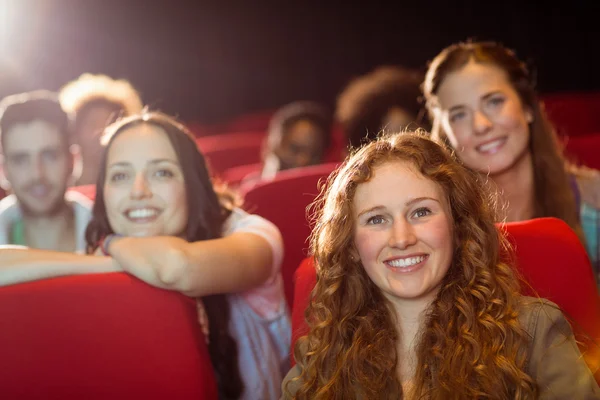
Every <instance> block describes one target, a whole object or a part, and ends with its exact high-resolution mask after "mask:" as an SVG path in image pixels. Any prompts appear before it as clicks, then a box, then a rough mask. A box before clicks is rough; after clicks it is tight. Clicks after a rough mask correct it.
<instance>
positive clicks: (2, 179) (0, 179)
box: [0, 155, 10, 192]
mask: <svg viewBox="0 0 600 400" xmlns="http://www.w3.org/2000/svg"><path fill="white" fill-rule="evenodd" d="M0 187H2V189H4V191H6V192H8V191H9V190H10V181H9V180H8V178H7V177H6V169H5V164H4V155H0Z"/></svg>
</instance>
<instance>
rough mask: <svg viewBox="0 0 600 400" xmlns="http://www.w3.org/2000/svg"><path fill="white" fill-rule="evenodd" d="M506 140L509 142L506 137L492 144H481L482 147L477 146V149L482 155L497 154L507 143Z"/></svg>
mask: <svg viewBox="0 0 600 400" xmlns="http://www.w3.org/2000/svg"><path fill="white" fill-rule="evenodd" d="M506 140H507V138H506V137H501V138H499V139H496V140H492V141H490V142H487V143H484V144H481V145H479V146H477V147H476V149H477V151H478V152H480V153H484V154H495V153H497V152H498V150H500V148H501V147H502V146H504V143H506Z"/></svg>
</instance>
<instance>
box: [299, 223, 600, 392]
mask: <svg viewBox="0 0 600 400" xmlns="http://www.w3.org/2000/svg"><path fill="white" fill-rule="evenodd" d="M505 228H506V231H507V235H508V238H509V240H510V241H511V243H512V244H513V246H514V249H515V254H516V263H517V268H518V270H519V271H520V272H521V274H522V275H523V278H524V279H525V281H526V282H527V284H528V285H530V286H531V288H533V290H531V288H530V287H528V286H527V284H524V285H523V292H524V294H526V295H534V296H535V293H534V291H535V292H537V295H539V296H540V297H543V298H546V299H549V300H551V301H553V302H554V303H556V304H557V305H558V306H559V307H560V308H561V309H562V310H563V312H564V313H565V315H566V316H567V317H568V318H569V319H570V320H571V323H572V327H573V331H574V332H575V333H576V334H577V339H579V340H580V341H582V352H583V353H584V358H585V359H586V362H587V363H588V365H589V366H590V369H591V370H592V371H593V372H594V373H595V376H596V379H597V380H599V381H600V348H599V345H598V344H599V343H600V297H599V295H598V291H597V288H596V284H595V282H594V277H593V274H592V270H591V266H590V261H589V258H588V256H587V254H586V252H585V249H584V248H583V246H582V244H581V243H580V241H579V239H578V237H577V235H575V233H574V232H573V230H572V229H571V228H570V227H569V226H568V225H567V224H566V223H565V222H563V221H562V220H559V219H557V218H539V219H534V220H528V221H522V222H512V223H508V224H506V225H505ZM315 284H316V271H315V267H314V264H313V259H312V258H307V259H305V260H304V261H302V263H301V265H300V266H299V268H298V269H297V270H296V285H295V295H294V305H293V308H292V349H293V346H294V344H295V343H296V340H297V339H298V338H299V337H300V336H302V335H304V334H306V333H307V330H308V327H307V325H306V322H305V319H304V311H305V310H306V307H307V306H308V302H309V299H310V294H311V291H312V289H313V288H314V286H315ZM594 341H595V343H593V342H594ZM293 362H294V360H293V359H292V363H293Z"/></svg>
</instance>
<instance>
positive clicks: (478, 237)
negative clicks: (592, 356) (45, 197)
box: [294, 133, 537, 399]
mask: <svg viewBox="0 0 600 400" xmlns="http://www.w3.org/2000/svg"><path fill="white" fill-rule="evenodd" d="M398 160H400V161H405V162H409V163H410V164H412V165H413V166H414V167H415V168H416V169H417V170H418V171H420V173H421V174H423V176H425V177H427V178H429V179H431V180H432V181H434V182H436V183H437V184H438V185H440V187H441V188H442V189H443V190H444V192H445V194H446V196H447V198H448V203H449V205H450V208H451V213H452V218H453V221H454V236H455V241H456V243H457V244H456V250H455V252H454V255H453V260H452V264H451V266H450V269H449V270H448V273H447V275H446V276H445V278H444V280H443V282H442V286H441V288H440V291H439V293H438V294H437V297H436V299H435V300H434V301H433V302H432V304H431V305H430V306H429V308H428V309H427V310H426V318H425V323H424V326H423V327H422V329H421V331H420V334H419V336H418V340H419V343H418V345H417V347H416V354H417V357H418V365H417V369H416V370H417V373H416V376H415V377H414V383H415V389H414V390H415V392H414V393H415V396H414V397H415V398H422V397H425V398H428V399H465V398H482V397H489V394H490V393H493V394H494V398H501V399H523V398H527V399H529V398H535V397H536V396H537V387H536V384H535V382H534V381H533V379H532V378H531V377H530V376H529V375H528V374H527V373H526V372H525V364H526V352H527V346H528V338H527V336H526V334H525V332H524V330H523V329H522V328H521V326H520V325H519V322H518V319H517V318H518V306H519V299H520V294H519V293H520V291H519V280H518V279H517V277H516V276H515V272H514V270H513V268H512V267H511V266H509V265H508V264H507V263H505V262H503V261H502V259H503V258H502V256H501V254H505V253H503V252H502V251H501V250H502V248H503V246H506V248H507V249H508V244H507V242H506V239H504V235H502V234H501V233H500V232H498V230H497V229H496V226H495V225H494V216H495V215H494V208H493V204H494V202H493V201H491V196H489V195H488V194H487V193H488V192H487V191H486V190H484V188H483V186H484V185H483V184H482V182H481V181H480V178H479V176H478V175H477V174H476V173H474V172H472V171H470V170H468V169H467V168H466V167H464V166H462V165H461V164H460V163H459V162H458V161H456V159H455V158H454V156H453V155H452V154H450V153H449V152H448V151H446V150H445V149H444V148H443V146H441V145H440V144H438V143H437V142H435V141H434V140H432V139H430V138H428V137H426V135H425V134H424V133H422V134H420V133H403V134H399V135H393V136H387V137H382V138H380V139H378V140H376V141H374V142H372V143H369V144H368V145H366V146H365V147H363V148H361V149H359V150H358V151H357V152H355V153H354V154H353V155H350V156H349V157H348V159H347V160H346V162H345V163H344V165H343V166H342V167H341V168H340V169H339V170H338V171H336V173H334V174H333V175H332V177H331V178H330V179H329V182H328V185H327V186H326V189H325V190H324V191H323V193H322V195H321V196H320V197H319V199H318V200H317V202H316V203H315V205H316V210H317V220H316V226H315V229H314V231H313V236H312V238H311V250H312V252H313V254H314V257H315V262H316V266H317V277H318V279H317V284H316V287H315V289H314V291H313V295H312V299H311V302H310V305H309V307H308V309H307V311H306V317H307V321H308V324H309V327H310V331H309V333H308V335H306V336H304V337H302V338H301V339H300V340H299V341H298V343H297V344H296V348H295V357H296V359H297V360H298V365H299V367H300V370H301V374H300V376H299V377H298V378H297V379H298V380H299V381H300V382H301V385H300V387H299V390H298V391H297V392H296V393H295V395H294V398H295V399H351V398H369V399H370V398H394V399H397V398H401V397H402V385H401V384H400V381H399V379H398V377H397V373H396V371H397V366H398V364H399V363H401V362H402V360H399V359H398V356H397V354H396V352H395V351H391V349H396V342H397V340H398V335H399V334H398V331H397V328H396V322H395V317H394V316H393V311H392V308H391V304H390V303H389V301H388V300H386V299H385V298H384V296H383V295H382V294H381V292H380V290H379V289H378V288H377V286H375V284H374V283H373V282H372V281H371V280H370V279H369V277H368V275H367V274H366V272H365V270H364V268H363V266H362V264H361V263H360V260H356V259H355V258H353V256H352V254H356V252H355V249H354V220H353V217H352V215H353V209H352V202H353V198H354V194H355V191H356V187H357V186H358V185H360V184H361V183H363V182H366V181H368V180H369V179H370V178H371V177H372V175H373V173H374V170H375V169H376V168H377V167H378V166H380V165H382V164H384V163H386V162H390V161H398ZM382 394H385V395H383V397H382Z"/></svg>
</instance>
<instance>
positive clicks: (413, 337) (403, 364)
mask: <svg viewBox="0 0 600 400" xmlns="http://www.w3.org/2000/svg"><path fill="white" fill-rule="evenodd" d="M435 294H436V293H434V294H433V295H432V296H428V297H427V298H422V299H414V300H402V301H400V300H398V299H395V300H392V304H393V306H394V310H395V313H396V320H397V329H398V334H399V340H398V343H397V344H396V352H397V354H398V366H397V374H398V377H399V379H400V382H401V383H402V385H403V386H405V385H406V384H409V383H410V381H411V380H412V379H413V377H414V375H415V371H416V368H417V362H418V360H417V354H416V348H417V346H418V342H419V338H418V335H419V331H420V330H421V327H422V326H423V324H424V322H425V321H424V314H425V311H426V310H427V308H428V307H429V306H430V304H431V302H432V301H433V299H434V298H435Z"/></svg>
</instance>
